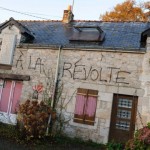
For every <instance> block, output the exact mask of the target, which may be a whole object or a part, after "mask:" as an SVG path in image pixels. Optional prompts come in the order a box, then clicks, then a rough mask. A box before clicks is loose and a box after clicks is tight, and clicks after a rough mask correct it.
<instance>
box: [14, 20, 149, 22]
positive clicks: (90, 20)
mask: <svg viewBox="0 0 150 150" xmlns="http://www.w3.org/2000/svg"><path fill="white" fill-rule="evenodd" d="M16 21H18V22H62V20H16ZM72 22H110V23H149V21H102V20H73V21H72Z"/></svg>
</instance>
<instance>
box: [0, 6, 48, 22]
mask: <svg viewBox="0 0 150 150" xmlns="http://www.w3.org/2000/svg"><path fill="white" fill-rule="evenodd" d="M0 9H3V10H6V11H10V12H14V13H18V14H22V15H26V16H30V17H34V18H38V19H44V20H50V19H48V18H44V17H39V16H35V15H32V14H28V13H24V12H20V11H16V10H12V9H8V8H5V7H1V6H0Z"/></svg>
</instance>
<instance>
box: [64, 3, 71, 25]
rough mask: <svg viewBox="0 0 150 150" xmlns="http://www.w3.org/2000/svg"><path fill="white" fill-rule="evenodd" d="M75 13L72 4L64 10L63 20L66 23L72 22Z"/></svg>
mask: <svg viewBox="0 0 150 150" xmlns="http://www.w3.org/2000/svg"><path fill="white" fill-rule="evenodd" d="M73 17H74V15H73V13H72V6H71V5H69V6H68V9H67V10H64V15H63V20H62V22H64V23H70V22H71V21H73Z"/></svg>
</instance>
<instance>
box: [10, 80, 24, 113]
mask: <svg viewBox="0 0 150 150" xmlns="http://www.w3.org/2000/svg"><path fill="white" fill-rule="evenodd" d="M21 92H22V82H21V81H16V83H15V87H14V94H13V98H12V106H11V113H15V111H16V109H17V108H18V105H19V100H20V96H21Z"/></svg>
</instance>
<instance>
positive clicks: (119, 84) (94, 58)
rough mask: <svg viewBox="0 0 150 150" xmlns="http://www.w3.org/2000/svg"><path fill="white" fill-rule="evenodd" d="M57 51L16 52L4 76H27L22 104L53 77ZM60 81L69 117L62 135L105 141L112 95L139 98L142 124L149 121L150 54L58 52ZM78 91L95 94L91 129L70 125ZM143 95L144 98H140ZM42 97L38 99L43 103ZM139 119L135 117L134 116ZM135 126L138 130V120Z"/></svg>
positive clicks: (27, 50)
mask: <svg viewBox="0 0 150 150" xmlns="http://www.w3.org/2000/svg"><path fill="white" fill-rule="evenodd" d="M57 55H58V49H48V48H47V49H46V48H29V47H27V48H16V50H15V54H14V59H13V68H12V70H7V71H6V70H5V71H4V70H0V72H3V73H13V74H22V75H30V77H31V80H30V81H24V82H23V84H24V85H23V91H22V96H21V102H23V101H25V100H26V99H28V98H31V97H32V94H33V90H32V87H33V86H34V85H37V84H39V83H40V84H43V85H44V86H46V79H47V77H48V76H51V77H52V76H53V77H54V75H55V71H56V64H57ZM60 58H61V59H60V64H59V79H60V80H61V82H63V84H64V89H63V94H62V98H63V99H65V103H67V102H68V100H69V99H70V102H69V103H68V105H67V108H66V111H64V115H65V117H68V116H69V117H71V120H70V121H69V123H68V124H66V125H65V132H66V133H67V134H69V135H71V136H77V137H82V138H83V139H85V140H87V139H92V140H93V141H96V142H102V143H106V142H107V141H108V135H109V128H110V119H111V109H112V102H113V94H114V93H118V94H125V95H135V96H138V97H139V100H138V111H139V113H141V116H142V117H143V122H144V124H145V123H146V122H147V121H148V120H149V117H148V113H149V110H148V108H149V96H148V95H146V94H145V93H146V92H145V91H147V90H148V88H149V87H145V85H147V84H148V82H147V79H145V78H146V77H147V75H148V73H149V70H147V72H146V69H147V67H148V65H149V53H146V54H144V53H122V52H106V51H105V52H104V51H103V52H101V51H85V50H65V49H64V50H61V57H60ZM77 88H86V89H93V90H98V91H99V93H98V100H97V109H96V119H95V124H94V126H90V125H83V124H78V123H75V122H73V116H74V109H75V103H76V90H77ZM143 95H144V96H143ZM42 98H43V95H42V93H41V94H40V95H39V99H42ZM145 108H146V109H145ZM137 118H138V115H137ZM137 123H138V125H137V124H136V127H139V126H141V122H140V119H138V122H137Z"/></svg>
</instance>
